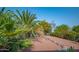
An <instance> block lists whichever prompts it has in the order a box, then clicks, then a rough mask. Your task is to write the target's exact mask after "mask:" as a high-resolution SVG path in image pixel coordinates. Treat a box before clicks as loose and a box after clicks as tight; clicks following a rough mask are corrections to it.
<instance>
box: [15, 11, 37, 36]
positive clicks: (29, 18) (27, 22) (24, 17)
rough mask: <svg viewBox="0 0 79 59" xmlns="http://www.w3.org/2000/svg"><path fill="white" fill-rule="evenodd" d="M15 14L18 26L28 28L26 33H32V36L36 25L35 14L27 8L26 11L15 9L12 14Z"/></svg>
mask: <svg viewBox="0 0 79 59" xmlns="http://www.w3.org/2000/svg"><path fill="white" fill-rule="evenodd" d="M14 15H15V16H16V19H17V20H18V22H17V23H18V24H19V25H18V27H20V28H24V29H27V28H28V30H29V32H28V35H27V36H29V35H31V34H32V35H33V36H34V27H35V26H36V23H37V21H36V20H35V19H36V15H35V14H32V13H30V12H29V11H28V10H27V11H21V12H20V11H19V10H16V13H15V14H14Z"/></svg>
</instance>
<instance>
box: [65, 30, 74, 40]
mask: <svg viewBox="0 0 79 59" xmlns="http://www.w3.org/2000/svg"><path fill="white" fill-rule="evenodd" d="M64 38H65V39H69V40H73V41H75V40H76V39H75V38H76V32H74V31H70V32H68V33H67V34H66V35H65V36H64Z"/></svg>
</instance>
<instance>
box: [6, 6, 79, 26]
mask: <svg viewBox="0 0 79 59" xmlns="http://www.w3.org/2000/svg"><path fill="white" fill-rule="evenodd" d="M7 9H10V10H13V11H15V9H18V10H20V11H22V10H29V11H30V12H32V13H35V14H36V16H37V19H38V20H46V21H48V22H50V23H53V22H54V23H56V25H57V26H58V25H61V24H66V25H68V26H71V27H72V26H74V25H79V8H78V7H16V8H15V7H14V8H7Z"/></svg>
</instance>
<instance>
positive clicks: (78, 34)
mask: <svg viewBox="0 0 79 59" xmlns="http://www.w3.org/2000/svg"><path fill="white" fill-rule="evenodd" d="M75 40H76V41H77V42H79V33H77V34H76V38H75Z"/></svg>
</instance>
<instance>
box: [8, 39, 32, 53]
mask: <svg viewBox="0 0 79 59" xmlns="http://www.w3.org/2000/svg"><path fill="white" fill-rule="evenodd" d="M31 45H32V43H31V40H29V39H25V40H18V39H12V40H9V43H8V49H9V51H12V52H15V51H20V50H21V49H24V48H29V47H31Z"/></svg>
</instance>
